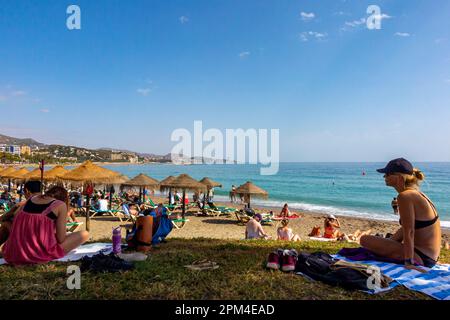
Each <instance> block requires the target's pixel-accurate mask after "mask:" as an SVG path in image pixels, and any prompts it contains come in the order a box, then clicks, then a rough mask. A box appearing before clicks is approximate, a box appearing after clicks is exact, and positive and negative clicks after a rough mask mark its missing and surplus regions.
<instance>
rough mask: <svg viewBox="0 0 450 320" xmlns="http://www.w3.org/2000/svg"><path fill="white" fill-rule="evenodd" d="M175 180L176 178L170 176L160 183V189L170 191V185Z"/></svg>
mask: <svg viewBox="0 0 450 320" xmlns="http://www.w3.org/2000/svg"><path fill="white" fill-rule="evenodd" d="M173 180H175V177H174V176H168V177H167V178H165V179H163V180H161V181H160V182H159V187H160V188H161V190H163V189H169V188H170V183H171V182H172V181H173Z"/></svg>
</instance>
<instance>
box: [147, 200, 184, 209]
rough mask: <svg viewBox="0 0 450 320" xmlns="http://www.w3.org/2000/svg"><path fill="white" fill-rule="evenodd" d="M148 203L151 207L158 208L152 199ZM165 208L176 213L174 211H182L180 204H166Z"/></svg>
mask: <svg viewBox="0 0 450 320" xmlns="http://www.w3.org/2000/svg"><path fill="white" fill-rule="evenodd" d="M147 201H148V203H149V204H150V206H152V207H153V208H156V207H157V206H158V205H157V204H156V203H154V202H153V200H152V199H151V198H148V200H147ZM164 208H166V209H167V210H169V211H174V210H178V209H181V205H180V204H165V205H164Z"/></svg>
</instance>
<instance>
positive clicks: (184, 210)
mask: <svg viewBox="0 0 450 320" xmlns="http://www.w3.org/2000/svg"><path fill="white" fill-rule="evenodd" d="M185 198H186V189H183V199H182V201H183V207H182V208H183V210H182V212H181V216H182V218H183V219H184V214H185V212H186V201H184V199H185Z"/></svg>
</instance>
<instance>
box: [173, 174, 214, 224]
mask: <svg viewBox="0 0 450 320" xmlns="http://www.w3.org/2000/svg"><path fill="white" fill-rule="evenodd" d="M167 186H168V187H169V188H176V189H182V190H183V198H182V213H181V214H182V217H183V219H184V214H185V213H186V203H185V201H184V199H185V198H186V190H193V191H205V190H206V186H205V185H204V184H202V183H200V182H198V181H197V180H195V179H194V178H192V177H191V176H189V175H187V174H180V175H179V176H178V177H176V178H175V179H173V180H172V182H169V183H167Z"/></svg>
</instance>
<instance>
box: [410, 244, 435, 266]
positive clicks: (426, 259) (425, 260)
mask: <svg viewBox="0 0 450 320" xmlns="http://www.w3.org/2000/svg"><path fill="white" fill-rule="evenodd" d="M414 252H415V253H417V255H418V256H419V257H420V258H421V259H422V261H423V265H424V266H425V267H427V268H433V267H434V266H435V265H436V263H437V261H435V260H433V259H431V258H430V257H429V256H427V255H426V254H425V253H423V252H422V251H420V250H419V249H416V248H414Z"/></svg>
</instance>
